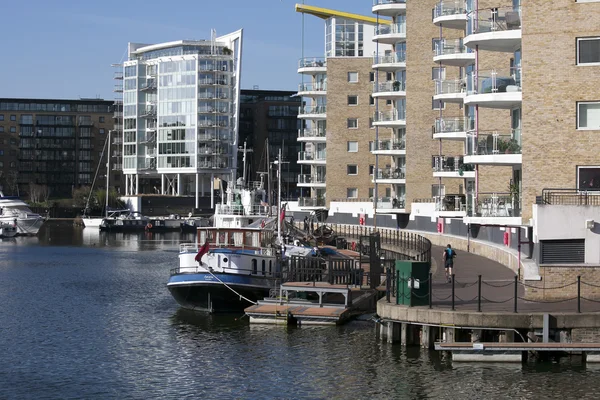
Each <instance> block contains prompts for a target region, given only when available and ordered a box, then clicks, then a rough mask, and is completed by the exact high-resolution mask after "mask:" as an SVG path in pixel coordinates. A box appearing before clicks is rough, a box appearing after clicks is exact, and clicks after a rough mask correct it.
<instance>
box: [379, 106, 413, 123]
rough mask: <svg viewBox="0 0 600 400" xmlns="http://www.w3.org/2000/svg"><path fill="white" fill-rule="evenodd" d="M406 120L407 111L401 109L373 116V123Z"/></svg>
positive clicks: (381, 112)
mask: <svg viewBox="0 0 600 400" xmlns="http://www.w3.org/2000/svg"><path fill="white" fill-rule="evenodd" d="M405 119H406V109H404V108H399V109H397V110H391V111H380V112H378V113H375V115H374V116H373V122H392V121H403V120H405Z"/></svg>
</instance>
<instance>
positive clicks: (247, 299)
mask: <svg viewBox="0 0 600 400" xmlns="http://www.w3.org/2000/svg"><path fill="white" fill-rule="evenodd" d="M206 270H207V271H208V273H209V274H211V275H212V276H213V278H215V279H216V280H218V281H219V282H221V283H222V284H223V285H224V286H225V287H226V288H227V289H229V290H231V291H232V292H233V293H235V294H237V295H238V296H240V299H244V300H246V301H247V302H249V303H251V304H254V305H256V304H258V303H256V302H255V301H252V300H250V299H249V298H247V297H244V296H242V295H241V294H239V293H238V292H236V291H235V289H233V288H232V287H230V286H229V285H228V284H226V283H225V282H223V281H222V280H221V279H219V277H218V276H216V275H215V274H213V273H212V271H211V270H210V267H209V268H207V269H206Z"/></svg>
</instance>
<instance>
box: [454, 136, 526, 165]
mask: <svg viewBox="0 0 600 400" xmlns="http://www.w3.org/2000/svg"><path fill="white" fill-rule="evenodd" d="M464 160H465V163H468V164H479V165H507V166H508V165H513V166H514V165H521V163H522V161H523V157H522V155H521V130H520V129H514V130H512V131H511V132H499V131H492V132H481V131H480V132H479V133H477V132H476V131H471V132H469V133H468V134H467V154H466V155H465V159H464Z"/></svg>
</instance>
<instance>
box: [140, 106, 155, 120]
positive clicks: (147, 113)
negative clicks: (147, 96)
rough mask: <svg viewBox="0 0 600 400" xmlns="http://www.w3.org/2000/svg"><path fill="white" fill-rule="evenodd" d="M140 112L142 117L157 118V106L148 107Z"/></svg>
mask: <svg viewBox="0 0 600 400" xmlns="http://www.w3.org/2000/svg"><path fill="white" fill-rule="evenodd" d="M140 112H141V114H140V117H142V118H156V107H146V108H145V109H142V110H141V111H140Z"/></svg>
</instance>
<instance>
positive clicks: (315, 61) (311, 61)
mask: <svg viewBox="0 0 600 400" xmlns="http://www.w3.org/2000/svg"><path fill="white" fill-rule="evenodd" d="M326 66H327V59H326V58H323V57H306V58H301V59H300V60H298V68H320V67H326Z"/></svg>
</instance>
